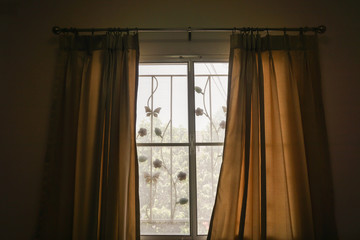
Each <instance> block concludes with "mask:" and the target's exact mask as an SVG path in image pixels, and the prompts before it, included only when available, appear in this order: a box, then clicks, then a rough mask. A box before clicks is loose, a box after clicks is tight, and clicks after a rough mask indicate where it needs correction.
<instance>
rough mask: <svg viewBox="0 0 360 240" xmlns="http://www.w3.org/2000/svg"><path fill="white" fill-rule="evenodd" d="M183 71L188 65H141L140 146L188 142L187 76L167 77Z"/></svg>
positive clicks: (138, 138) (138, 107) (138, 115)
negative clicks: (143, 144) (165, 74)
mask: <svg viewBox="0 0 360 240" xmlns="http://www.w3.org/2000/svg"><path fill="white" fill-rule="evenodd" d="M149 66H152V68H150V67H149ZM159 66H161V68H159ZM184 69H185V70H186V69H187V65H186V64H185V65H184V64H169V65H163V64H160V65H140V70H141V71H140V72H142V73H143V75H140V77H139V86H138V99H137V142H138V143H185V142H188V94H187V93H188V86H187V76H186V72H185V73H184V74H185V75H184V76H179V75H176V76H174V75H168V76H164V73H167V74H177V73H179V72H180V73H183V72H182V71H183V70H184ZM186 71H187V70H186ZM148 74H150V76H148ZM153 74H158V75H153ZM144 75H146V76H144Z"/></svg>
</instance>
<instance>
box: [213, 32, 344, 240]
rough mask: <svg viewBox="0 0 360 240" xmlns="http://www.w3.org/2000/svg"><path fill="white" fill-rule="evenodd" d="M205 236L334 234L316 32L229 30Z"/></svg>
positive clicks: (317, 236) (318, 236) (314, 236)
mask: <svg viewBox="0 0 360 240" xmlns="http://www.w3.org/2000/svg"><path fill="white" fill-rule="evenodd" d="M229 66H230V67H229V94H228V113H227V128H226V136H225V143H224V154H223V164H222V168H221V172H220V177H219V184H218V190H217V196H216V201H215V206H214V209H213V214H212V218H211V223H210V229H209V234H208V239H224V240H225V239H226V240H230V239H337V231H336V226H335V220H334V213H333V192H332V178H331V169H330V162H329V151H328V143H327V134H326V127H325V120H324V112H323V105H322V95H321V86H320V69H319V59H318V49H317V36H316V35H312V36H309V35H304V34H299V35H298V36H289V35H287V34H284V35H283V36H270V35H267V36H265V37H260V36H259V35H258V34H253V33H247V34H233V35H232V36H231V50H230V63H229Z"/></svg>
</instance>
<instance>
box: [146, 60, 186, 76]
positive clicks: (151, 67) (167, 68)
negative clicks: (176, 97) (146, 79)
mask: <svg viewBox="0 0 360 240" xmlns="http://www.w3.org/2000/svg"><path fill="white" fill-rule="evenodd" d="M179 74H180V75H187V64H183V63H180V64H178V63H173V64H166V63H155V64H154V63H153V64H147V63H142V64H141V65H140V66H139V75H179Z"/></svg>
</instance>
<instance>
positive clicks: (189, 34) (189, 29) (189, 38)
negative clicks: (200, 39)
mask: <svg viewBox="0 0 360 240" xmlns="http://www.w3.org/2000/svg"><path fill="white" fill-rule="evenodd" d="M188 41H191V27H188Z"/></svg>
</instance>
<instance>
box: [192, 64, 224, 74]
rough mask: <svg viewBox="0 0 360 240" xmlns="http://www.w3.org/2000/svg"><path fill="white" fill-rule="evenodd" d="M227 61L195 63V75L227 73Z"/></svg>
mask: <svg viewBox="0 0 360 240" xmlns="http://www.w3.org/2000/svg"><path fill="white" fill-rule="evenodd" d="M228 72H229V63H203V62H198V63H195V75H202V74H206V75H207V74H215V75H216V74H224V75H228Z"/></svg>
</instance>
